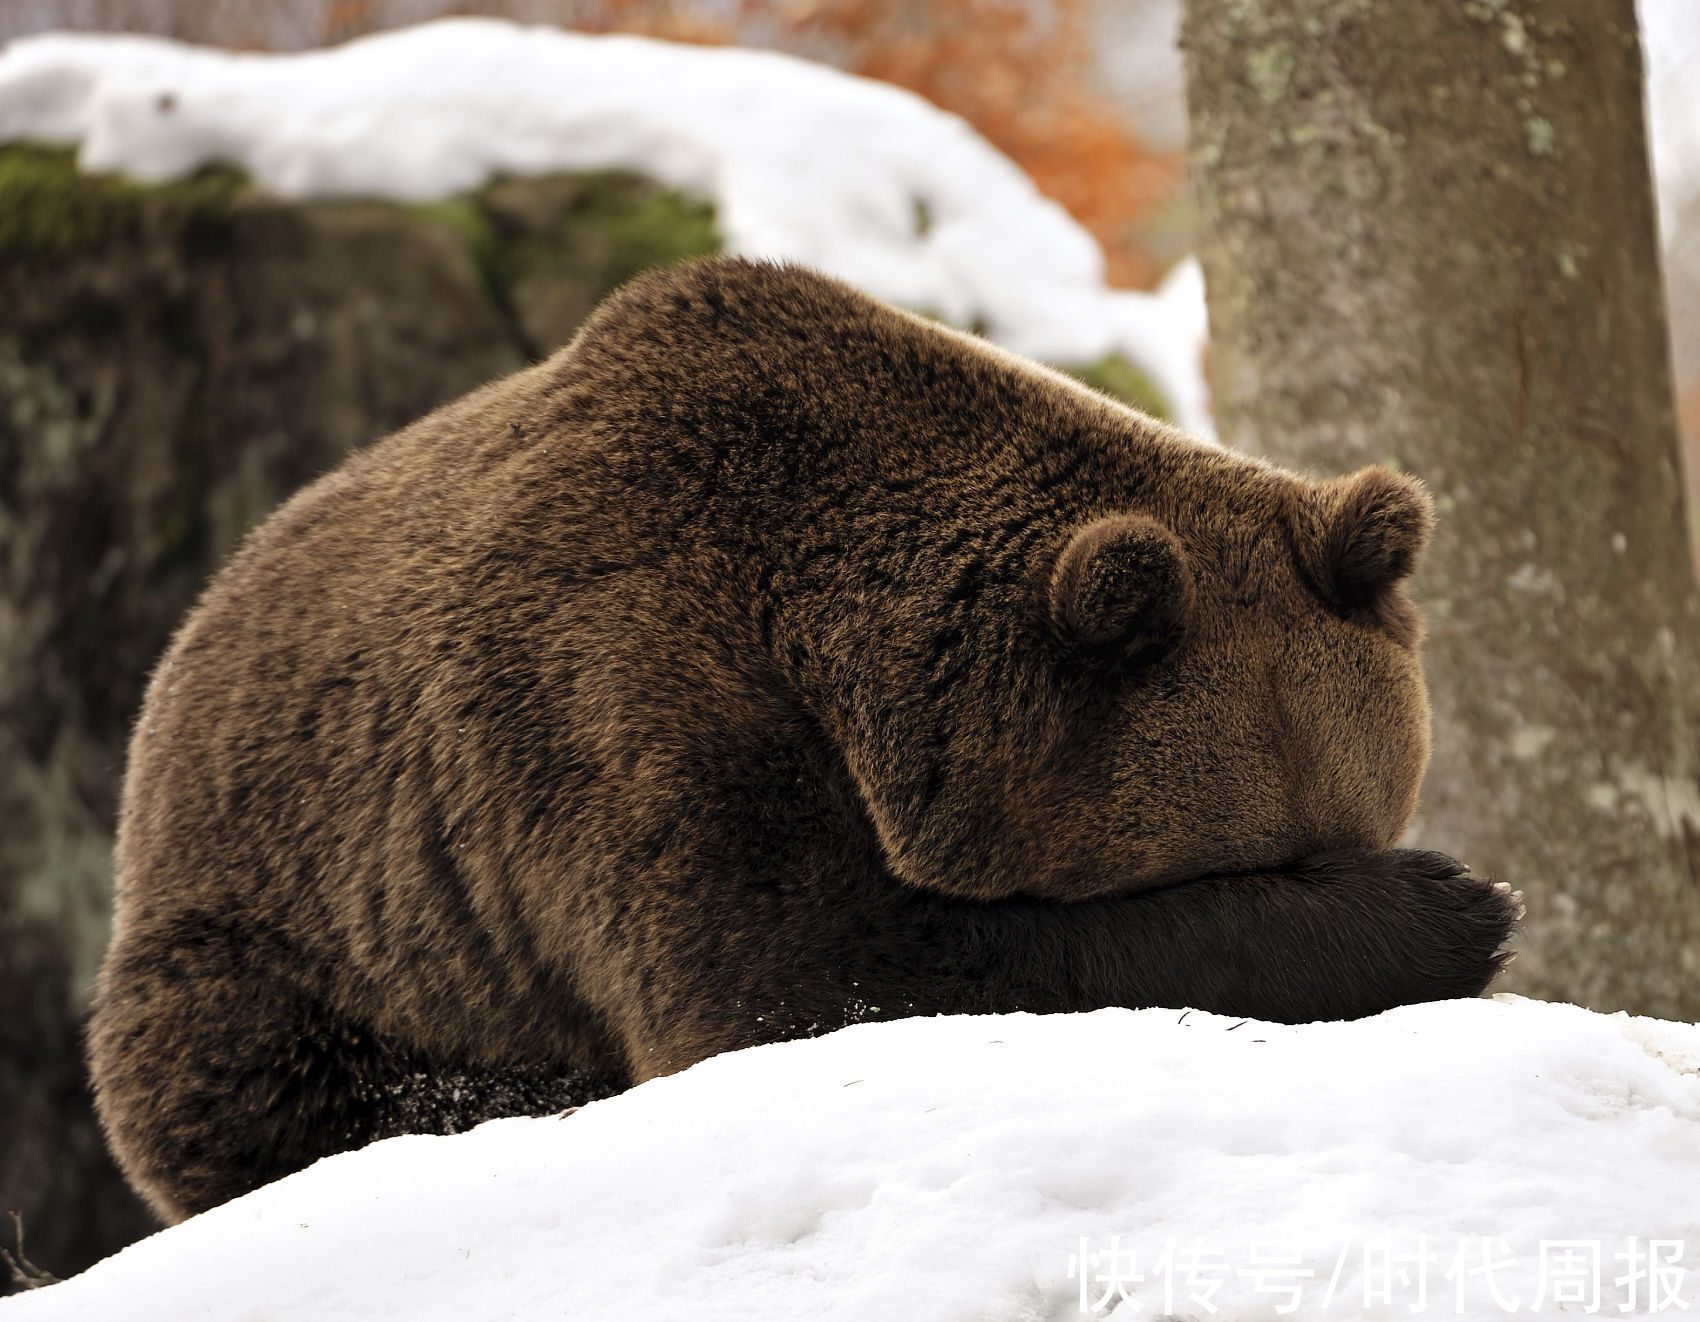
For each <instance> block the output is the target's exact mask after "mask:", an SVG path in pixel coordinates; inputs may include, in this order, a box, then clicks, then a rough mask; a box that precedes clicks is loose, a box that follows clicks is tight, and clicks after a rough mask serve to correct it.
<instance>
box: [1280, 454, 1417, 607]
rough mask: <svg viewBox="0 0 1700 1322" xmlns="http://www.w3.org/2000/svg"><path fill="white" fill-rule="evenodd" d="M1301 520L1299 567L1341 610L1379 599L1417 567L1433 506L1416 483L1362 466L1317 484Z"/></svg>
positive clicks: (1377, 602)
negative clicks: (1357, 469)
mask: <svg viewBox="0 0 1700 1322" xmlns="http://www.w3.org/2000/svg"><path fill="white" fill-rule="evenodd" d="M1305 504H1306V508H1305V511H1304V513H1303V514H1302V515H1301V517H1300V518H1299V520H1298V527H1297V530H1296V531H1297V533H1298V542H1299V552H1300V557H1301V559H1302V561H1303V563H1304V567H1305V569H1306V571H1307V572H1308V574H1309V577H1310V578H1311V581H1312V582H1313V583H1314V584H1315V586H1316V588H1317V591H1318V592H1319V593H1320V594H1321V595H1322V596H1323V598H1324V599H1326V600H1327V601H1328V602H1330V604H1332V605H1334V606H1336V607H1337V608H1339V609H1341V610H1347V611H1351V610H1360V609H1363V608H1366V607H1374V606H1377V605H1379V604H1380V603H1381V602H1382V601H1384V600H1385V599H1386V598H1387V597H1388V594H1389V592H1390V590H1391V589H1392V588H1393V587H1394V585H1396V584H1397V583H1398V582H1399V581H1400V580H1401V579H1403V578H1406V577H1408V576H1409V575H1410V573H1411V571H1412V570H1413V569H1415V568H1416V565H1417V557H1418V556H1419V555H1420V554H1421V553H1422V550H1423V548H1424V547H1426V546H1427V545H1428V539H1429V534H1430V532H1431V531H1432V530H1433V528H1434V502H1433V501H1432V500H1431V499H1430V498H1429V494H1428V491H1427V489H1426V488H1425V487H1424V486H1423V484H1422V483H1421V482H1419V481H1417V480H1416V479H1415V478H1413V477H1405V476H1403V475H1402V474H1399V473H1394V472H1390V471H1388V470H1387V469H1385V468H1365V469H1361V470H1359V471H1358V472H1356V473H1351V474H1349V475H1347V476H1346V477H1342V478H1337V479H1335V480H1334V481H1331V482H1325V483H1322V484H1321V485H1320V486H1319V488H1318V489H1317V491H1316V492H1315V494H1314V496H1313V497H1312V498H1311V499H1310V500H1308V501H1307V502H1305Z"/></svg>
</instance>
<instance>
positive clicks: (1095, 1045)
mask: <svg viewBox="0 0 1700 1322" xmlns="http://www.w3.org/2000/svg"><path fill="white" fill-rule="evenodd" d="M1697 1190H1700V1028H1697V1027H1696V1026H1694V1025H1690V1024H1674V1023H1664V1022H1660V1021H1657V1020H1650V1019H1632V1018H1628V1017H1625V1016H1623V1015H1616V1016H1609V1017H1608V1016H1605V1015H1599V1014H1594V1013H1591V1012H1589V1011H1586V1010H1581V1009H1578V1008H1576V1007H1574V1006H1568V1005H1552V1004H1545V1003H1541V1002H1536V1001H1526V1000H1520V999H1517V998H1513V997H1500V998H1497V999H1496V1000H1494V1001H1452V1002H1444V1003H1440V1004H1434V1005H1422V1006H1413V1007H1408V1008H1406V1009H1401V1010H1396V1011H1393V1012H1391V1013H1389V1014H1384V1015H1381V1016H1380V1017H1378V1018H1375V1019H1370V1020H1363V1021H1360V1022H1357V1023H1344V1024H1312V1025H1308V1026H1304V1027H1297V1028H1295V1027H1281V1026H1275V1025H1269V1024H1262V1023H1256V1022H1245V1021H1238V1022H1236V1021H1234V1020H1229V1019H1223V1018H1218V1017H1214V1016H1210V1015H1205V1014H1199V1013H1187V1014H1185V1015H1181V1014H1177V1013H1176V1012H1174V1011H1170V1010H1145V1011H1139V1012H1132V1011H1126V1010H1103V1011H1099V1012H1098V1013H1096V1014H1089V1015H1069V1016H1052V1017H1034V1016H1029V1015H1007V1016H998V1017H986V1018H940V1019H911V1020H903V1021H899V1022H894V1023H885V1024H868V1025H861V1026H858V1027H854V1028H849V1029H845V1030H844V1031H842V1032H839V1033H835V1034H833V1035H832V1036H830V1037H826V1038H820V1039H817V1040H814V1041H804V1042H792V1043H785V1044H781V1045H776V1046H767V1047H759V1048H756V1049H753V1050H749V1051H741V1052H735V1053H732V1054H729V1055H725V1056H721V1057H718V1058H716V1059H713V1060H709V1061H706V1062H704V1063H703V1064H701V1065H698V1066H696V1067H695V1068H694V1069H691V1070H687V1071H686V1072H684V1073H683V1074H679V1075H675V1076H673V1077H670V1078H664V1079H658V1080H654V1081H652V1082H650V1083H646V1084H644V1085H642V1086H641V1087H638V1088H635V1089H633V1090H632V1091H630V1092H628V1093H626V1094H624V1095H622V1096H619V1097H616V1098H613V1099H611V1100H609V1101H605V1102H598V1103H595V1104H593V1105H591V1106H588V1107H586V1108H584V1109H583V1110H582V1111H579V1112H577V1113H575V1114H572V1115H569V1116H567V1117H565V1118H549V1119H539V1120H528V1119H520V1120H499V1121H494V1122H492V1123H490V1124H487V1125H484V1126H482V1127H480V1128H478V1129H476V1130H474V1131H472V1132H471V1133H468V1134H463V1135H460V1136H459V1137H456V1138H426V1137H412V1138H398V1139H392V1140H389V1141H388V1142H383V1143H378V1144H375V1145H373V1146H372V1147H370V1148H367V1149H365V1150H364V1151H362V1152H357V1153H349V1154H346V1155H343V1156H338V1157H333V1158H330V1159H328V1160H325V1161H322V1162H320V1163H318V1164H317V1165H316V1166H313V1167H312V1168H310V1169H309V1170H306V1171H304V1172H302V1173H300V1174H298V1175H295V1176H292V1177H290V1178H289V1179H286V1180H282V1181H280V1182H279V1183H277V1184H274V1185H272V1186H271V1187H269V1188H266V1189H262V1190H260V1191H259V1192H257V1193H254V1194H251V1195H249V1196H248V1197H246V1198H243V1199H239V1200H238V1201H236V1202H234V1203H230V1204H227V1205H226V1206H224V1207H221V1208H218V1209H215V1210H214V1211H211V1212H208V1213H206V1214H204V1215H202V1216H199V1217H196V1218H194V1219H192V1220H190V1221H188V1222H186V1223H184V1224H183V1225H180V1226H177V1227H175V1228H173V1229H170V1230H167V1231H164V1232H163V1233H161V1234H159V1235H156V1236H154V1237H153V1238H151V1239H148V1240H144V1241H143V1242H142V1243H140V1244H137V1245H135V1246H133V1247H131V1248H129V1249H126V1250H125V1251H123V1252H122V1253H120V1254H118V1255H116V1256H115V1257H113V1258H110V1259H108V1260H107V1261H106V1262H104V1263H101V1264H100V1265H98V1266H96V1267H94V1268H93V1269H91V1270H90V1271H88V1272H86V1273H84V1274H83V1275H82V1276H81V1277H78V1278H76V1279H74V1280H72V1281H69V1282H67V1283H65V1284H63V1285H58V1286H52V1287H49V1288H47V1289H45V1290H41V1291H37V1292H35V1293H34V1294H32V1295H28V1296H24V1297H22V1298H20V1299H17V1300H10V1301H0V1316H3V1317H4V1318H5V1322H35V1320H37V1319H40V1320H43V1322H45V1320H46V1319H73V1318H76V1319H84V1318H120V1317H121V1318H124V1319H126V1322H147V1320H148V1319H160V1320H161V1322H164V1320H166V1319H169V1320H170V1322H191V1320H192V1319H199V1318H219V1319H231V1320H232V1322H237V1320H238V1319H243V1320H252V1322H261V1320H262V1319H263V1320H264V1322H290V1320H292V1319H300V1320H301V1322H309V1320H310V1322H336V1320H337V1319H362V1320H363V1322H369V1320H371V1319H383V1318H394V1319H406V1322H436V1320H437V1319H442V1322H451V1320H452V1322H473V1320H475V1319H484V1318H489V1319H495V1318H518V1319H530V1318H572V1319H576V1320H583V1322H588V1320H590V1319H629V1318H638V1317H641V1318H644V1319H646V1322H656V1320H657V1319H690V1320H691V1322H707V1320H708V1319H726V1320H727V1322H732V1320H734V1319H736V1320H737V1322H748V1320H749V1319H755V1318H805V1317H806V1318H810V1319H843V1320H844V1322H878V1320H881V1319H901V1320H902V1322H934V1320H937V1322H944V1320H945V1319H980V1320H989V1319H1001V1320H1007V1322H1017V1320H1018V1319H1025V1320H1032V1319H1058V1320H1060V1319H1063V1318H1069V1317H1080V1316H1105V1315H1107V1314H1109V1313H1110V1312H1111V1310H1112V1308H1113V1307H1115V1306H1117V1305H1119V1311H1116V1312H1115V1314H1114V1315H1115V1317H1117V1318H1120V1319H1130V1318H1134V1317H1153V1316H1157V1315H1160V1314H1162V1313H1163V1312H1164V1311H1165V1309H1172V1310H1173V1311H1174V1312H1176V1313H1180V1314H1186V1315H1189V1316H1193V1317H1196V1318H1199V1319H1204V1318H1210V1317H1214V1318H1219V1319H1223V1320H1224V1322H1228V1320H1233V1319H1267V1318H1272V1317H1276V1316H1280V1315H1282V1313H1283V1312H1290V1311H1291V1309H1290V1308H1288V1305H1289V1304H1291V1303H1293V1302H1294V1297H1293V1295H1292V1292H1291V1290H1292V1288H1293V1287H1296V1288H1297V1290H1298V1296H1297V1301H1296V1302H1297V1303H1298V1311H1297V1313H1296V1316H1298V1317H1302V1318H1306V1319H1317V1318H1329V1317H1336V1318H1348V1319H1363V1320H1365V1322H1369V1320H1372V1319H1393V1318H1408V1317H1411V1316H1413V1315H1422V1314H1423V1313H1426V1314H1429V1315H1433V1316H1444V1317H1459V1316H1462V1317H1468V1318H1477V1319H1489V1318H1499V1317H1502V1316H1505V1315H1507V1313H1511V1314H1514V1315H1515V1316H1519V1317H1544V1318H1557V1317H1571V1316H1576V1315H1579V1314H1581V1313H1583V1312H1584V1311H1593V1310H1591V1309H1586V1310H1585V1305H1587V1304H1589V1303H1592V1302H1596V1299H1595V1296H1593V1294H1592V1293H1591V1292H1592V1291H1593V1289H1594V1282H1595V1281H1596V1280H1597V1281H1598V1282H1599V1287H1598V1288H1599V1293H1598V1296H1597V1305H1598V1311H1599V1312H1600V1313H1602V1314H1603V1315H1605V1316H1613V1317H1616V1316H1626V1315H1628V1316H1639V1315H1643V1314H1645V1313H1646V1312H1648V1311H1649V1309H1650V1308H1651V1306H1652V1305H1651V1303H1650V1296H1649V1293H1648V1291H1649V1288H1652V1289H1653V1290H1654V1291H1656V1292H1658V1293H1657V1294H1656V1298H1657V1300H1658V1301H1659V1302H1660V1304H1661V1305H1662V1307H1661V1308H1660V1309H1659V1311H1661V1312H1674V1311H1676V1310H1675V1301H1677V1300H1680V1301H1682V1302H1685V1303H1687V1304H1688V1305H1689V1307H1690V1309H1694V1308H1697V1307H1700V1271H1697V1270H1695V1267H1694V1265H1693V1261H1692V1260H1693V1258H1694V1257H1695V1256H1696V1255H1700V1193H1697V1192H1696V1191H1697ZM1112 1236H1116V1237H1119V1238H1118V1239H1117V1240H1115V1241H1114V1242H1112V1238H1111V1237H1112ZM1556 1241H1564V1242H1567V1243H1565V1244H1560V1243H1555V1242H1556ZM1083 1249H1084V1257H1085V1263H1086V1271H1087V1276H1088V1279H1087V1281H1086V1284H1085V1290H1086V1299H1085V1309H1084V1312H1083V1310H1082V1303H1081V1300H1082V1295H1081V1289H1082V1287H1081V1283H1080V1280H1079V1275H1078V1271H1075V1273H1074V1274H1073V1275H1072V1276H1071V1269H1077V1268H1078V1266H1079V1263H1080V1259H1081V1257H1082V1251H1083ZM1649 1251H1651V1253H1652V1254H1653V1261H1654V1267H1653V1270H1652V1271H1651V1272H1649V1271H1648V1269H1647V1260H1648V1254H1649ZM1165 1252H1167V1254H1168V1258H1167V1262H1168V1264H1169V1265H1168V1270H1167V1273H1166V1279H1165V1270H1164V1267H1163V1262H1164V1254H1165ZM1484 1254H1485V1255H1486V1256H1485V1257H1484ZM1130 1255H1132V1256H1130ZM1425 1255H1426V1261H1418V1259H1420V1258H1424V1257H1425ZM1620 1255H1622V1256H1621V1257H1620ZM1677 1255H1681V1256H1677ZM1489 1265H1491V1267H1492V1269H1491V1270H1488V1269H1487V1267H1488V1266H1489ZM1189 1267H1196V1268H1197V1269H1198V1270H1197V1271H1194V1272H1189V1271H1188V1268H1189ZM1260 1271H1261V1272H1262V1273H1263V1275H1262V1276H1261V1277H1260V1276H1259V1275H1258V1273H1259V1272H1260ZM1295 1271H1296V1272H1298V1273H1302V1274H1301V1275H1297V1276H1294V1275H1284V1274H1283V1273H1292V1272H1295ZM1637 1272H1638V1273H1639V1275H1638V1276H1636V1273H1637ZM1401 1273H1403V1277H1402V1278H1401V1275H1400V1274H1401ZM1136 1274H1137V1275H1142V1276H1144V1277H1145V1279H1144V1280H1143V1281H1136V1280H1135V1279H1134V1277H1135V1276H1136ZM1628 1277H1634V1278H1635V1279H1632V1280H1629V1281H1628V1282H1627V1283H1625V1284H1619V1283H1618V1278H1628ZM1213 1283H1214V1286H1215V1288H1214V1289H1212V1288H1211V1286H1212V1284H1213ZM1632 1288H1633V1291H1634V1293H1633V1294H1631V1293H1630V1291H1631V1289H1632ZM1165 1289H1168V1290H1169V1291H1171V1292H1172V1298H1171V1299H1169V1300H1167V1301H1165V1299H1164V1292H1165ZM1460 1289H1461V1290H1462V1292H1463V1295H1462V1298H1463V1304H1462V1307H1459V1302H1458V1292H1459V1290H1460ZM1121 1291H1125V1293H1126V1294H1127V1295H1129V1296H1130V1298H1131V1300H1132V1302H1123V1301H1122V1300H1121V1299H1120V1298H1119V1292H1121ZM1419 1291H1421V1293H1419ZM1366 1294H1367V1295H1368V1300H1367V1302H1366ZM1106 1295H1108V1300H1107V1301H1106V1300H1105V1298H1104V1297H1105V1296H1106ZM1200 1297H1202V1299H1203V1301H1204V1302H1202V1303H1201V1302H1200ZM1624 1303H1628V1304H1630V1307H1629V1308H1628V1309H1627V1310H1625V1309H1622V1308H1620V1305H1622V1304H1624ZM1419 1306H1420V1312H1419ZM1278 1310H1280V1311H1278Z"/></svg>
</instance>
